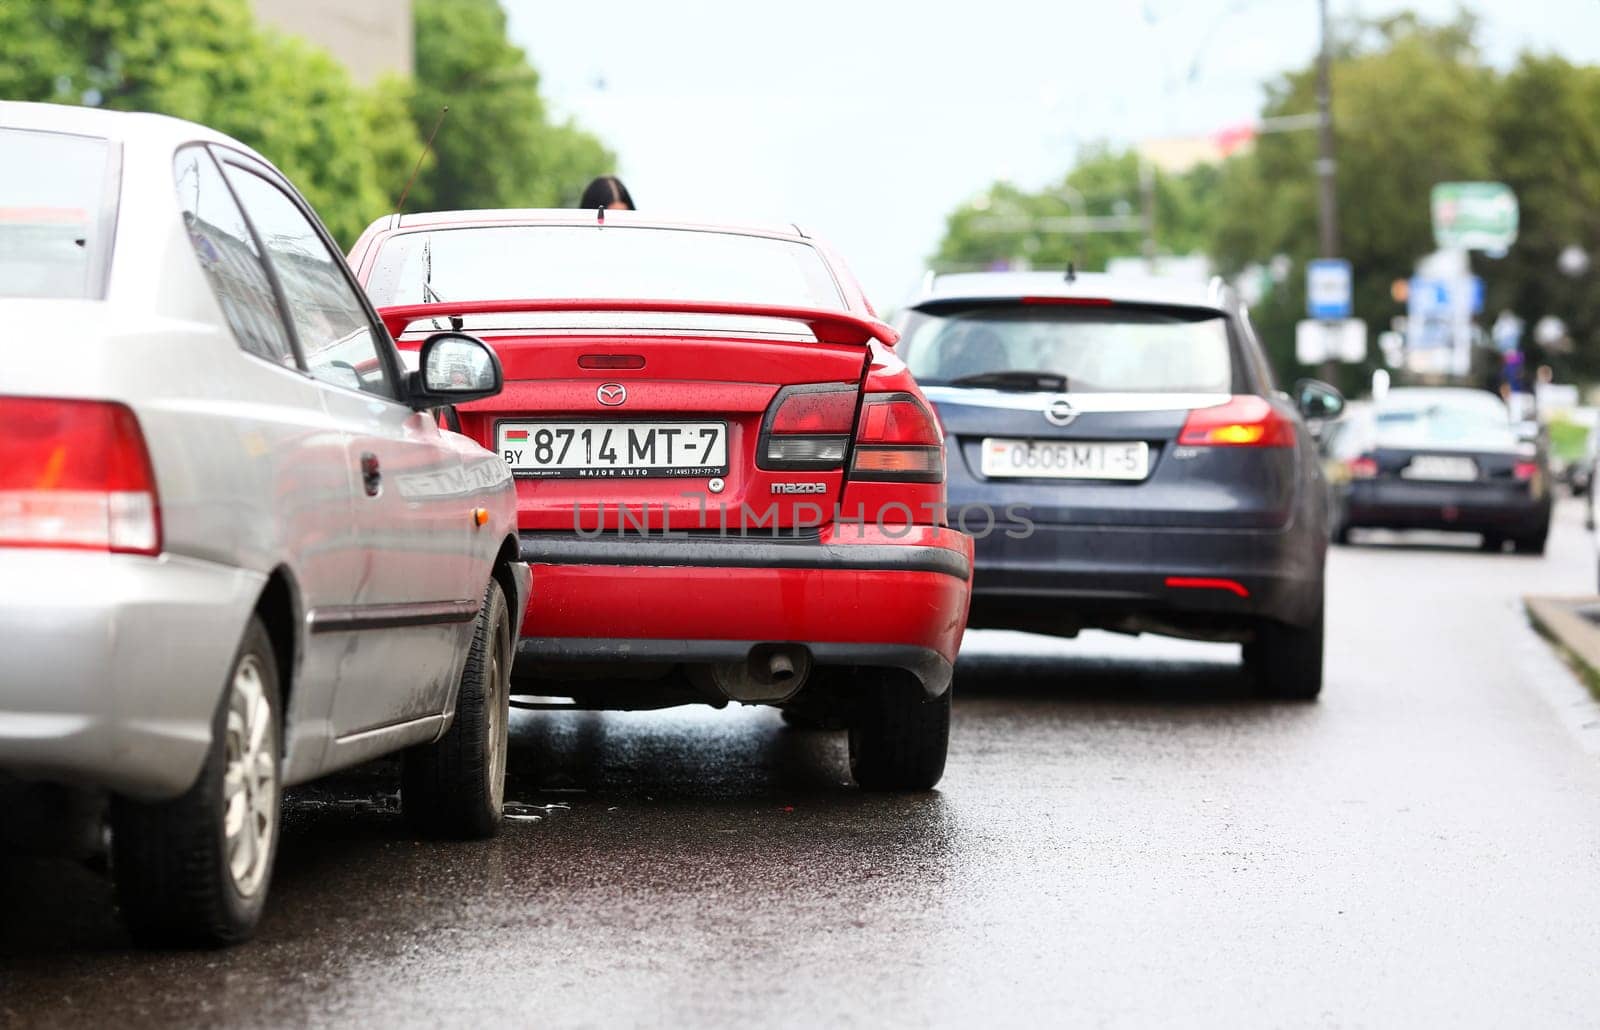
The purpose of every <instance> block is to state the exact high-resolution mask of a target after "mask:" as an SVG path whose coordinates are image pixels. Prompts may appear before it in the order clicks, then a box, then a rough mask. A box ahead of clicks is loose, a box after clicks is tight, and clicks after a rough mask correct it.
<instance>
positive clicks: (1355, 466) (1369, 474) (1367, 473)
mask: <svg viewBox="0 0 1600 1030" xmlns="http://www.w3.org/2000/svg"><path fill="white" fill-rule="evenodd" d="M1344 467H1345V469H1346V470H1348V471H1349V473H1350V478H1351V479H1376V478H1378V460H1377V459H1376V458H1372V457H1368V456H1366V455H1362V456H1361V457H1359V458H1351V459H1350V460H1349V461H1346V462H1345V463H1344Z"/></svg>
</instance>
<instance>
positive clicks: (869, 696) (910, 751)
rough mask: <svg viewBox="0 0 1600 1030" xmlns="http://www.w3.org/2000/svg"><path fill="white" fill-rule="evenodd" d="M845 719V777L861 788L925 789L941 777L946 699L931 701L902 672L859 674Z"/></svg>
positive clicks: (945, 743)
mask: <svg viewBox="0 0 1600 1030" xmlns="http://www.w3.org/2000/svg"><path fill="white" fill-rule="evenodd" d="M857 683H858V689H859V690H860V691H861V697H860V701H859V703H858V705H857V706H856V710H855V712H854V714H853V717H852V719H851V721H850V775H851V776H853V777H855V781H856V783H857V784H858V785H860V787H861V788H862V789H863V790H896V791H898V790H929V789H931V788H932V787H933V786H934V784H936V783H938V782H939V778H940V777H941V776H943V775H944V761H945V755H946V753H947V752H948V750H949V746H950V695H951V693H952V691H951V690H949V689H947V690H945V692H944V693H943V694H941V695H939V696H938V697H935V698H930V697H928V695H927V693H926V692H925V691H924V690H923V689H922V684H921V683H920V682H919V681H918V680H917V678H916V677H915V676H913V675H912V674H911V673H909V672H905V671H904V670H901V669H870V670H862V671H861V673H859V674H858V677H857Z"/></svg>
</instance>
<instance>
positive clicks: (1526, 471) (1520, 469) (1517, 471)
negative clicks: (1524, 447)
mask: <svg viewBox="0 0 1600 1030" xmlns="http://www.w3.org/2000/svg"><path fill="white" fill-rule="evenodd" d="M1511 471H1512V474H1513V475H1515V476H1516V477H1517V478H1518V479H1519V480H1521V481H1522V482H1524V483H1526V482H1528V481H1529V480H1531V479H1532V478H1533V477H1534V476H1537V475H1538V474H1539V463H1538V462H1536V461H1519V462H1517V463H1516V465H1514V466H1512V469H1511Z"/></svg>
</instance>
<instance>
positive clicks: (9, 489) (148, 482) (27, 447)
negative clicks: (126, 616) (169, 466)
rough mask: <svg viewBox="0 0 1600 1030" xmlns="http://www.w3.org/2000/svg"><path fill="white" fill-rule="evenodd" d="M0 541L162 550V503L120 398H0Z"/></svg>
mask: <svg viewBox="0 0 1600 1030" xmlns="http://www.w3.org/2000/svg"><path fill="white" fill-rule="evenodd" d="M0 547H61V548H76V549H81V550H94V551H118V552H124V553H129V554H157V553H159V552H160V550H161V509H160V505H159V504H158V503H157V498H156V485H155V475H154V473H153V472H152V471H151V466H150V454H149V451H148V450H147V449H146V448H145V442H144V433H143V432H141V431H140V429H139V420H138V418H136V417H135V416H134V414H133V412H132V411H131V410H129V408H128V407H127V406H126V405H122V404H114V403H110V402H106V401H84V400H58V399H54V398H44V397H5V398H0Z"/></svg>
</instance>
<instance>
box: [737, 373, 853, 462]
mask: <svg viewBox="0 0 1600 1030" xmlns="http://www.w3.org/2000/svg"><path fill="white" fill-rule="evenodd" d="M856 396H857V391H856V388H855V387H854V386H850V385H847V384H843V383H838V384H835V383H822V384H814V385H806V386H786V387H784V388H783V389H782V390H779V391H778V396H777V397H776V398H775V399H774V400H773V402H772V404H771V406H770V407H768V409H767V417H766V421H765V423H764V424H763V425H762V427H761V441H760V450H759V453H758V455H757V459H756V464H757V465H758V466H760V467H761V468H764V469H824V468H828V469H831V468H838V467H839V465H840V464H842V463H843V462H844V455H845V451H846V450H848V449H849V446H850V426H851V424H852V423H853V422H854V421H855V417H856Z"/></svg>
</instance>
